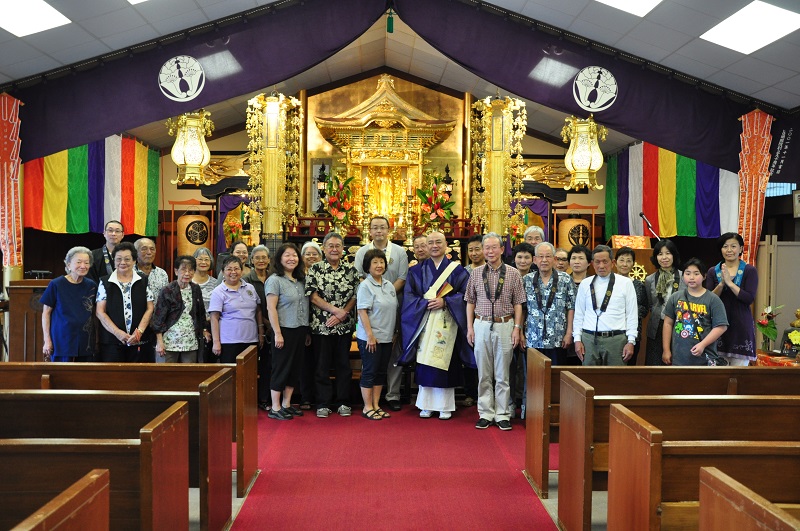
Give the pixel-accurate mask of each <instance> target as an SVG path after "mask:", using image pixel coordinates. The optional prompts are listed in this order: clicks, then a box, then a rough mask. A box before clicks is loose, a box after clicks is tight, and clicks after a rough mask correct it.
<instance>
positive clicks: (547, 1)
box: [526, 0, 590, 17]
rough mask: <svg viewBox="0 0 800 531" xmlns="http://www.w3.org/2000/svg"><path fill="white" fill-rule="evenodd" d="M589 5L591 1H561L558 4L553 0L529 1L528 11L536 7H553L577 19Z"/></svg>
mask: <svg viewBox="0 0 800 531" xmlns="http://www.w3.org/2000/svg"><path fill="white" fill-rule="evenodd" d="M589 3H590V2H589V0H559V1H558V2H552V1H551V0H528V3H527V5H526V9H530V8H531V7H536V6H542V7H552V8H553V9H555V10H558V11H561V12H562V13H566V14H567V15H571V16H573V17H577V16H578V15H579V14H580V13H581V11H583V10H584V9H586V6H587V5H589Z"/></svg>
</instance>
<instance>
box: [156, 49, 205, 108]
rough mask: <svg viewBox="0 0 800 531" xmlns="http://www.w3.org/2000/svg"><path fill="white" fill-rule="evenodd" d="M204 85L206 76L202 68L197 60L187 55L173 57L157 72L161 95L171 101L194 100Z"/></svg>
mask: <svg viewBox="0 0 800 531" xmlns="http://www.w3.org/2000/svg"><path fill="white" fill-rule="evenodd" d="M205 84H206V74H205V72H203V67H202V66H201V65H200V63H199V62H198V61H197V59H195V58H194V57H190V56H188V55H179V56H177V57H173V58H172V59H170V60H169V61H167V62H166V63H164V66H162V67H161V70H159V72H158V86H159V87H160V88H161V93H162V94H163V95H164V96H166V97H167V98H169V99H171V100H172V101H191V100H193V99H195V98H196V97H197V96H198V95H199V94H200V92H202V90H203V87H204V86H205Z"/></svg>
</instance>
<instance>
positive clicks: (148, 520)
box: [0, 391, 189, 531]
mask: <svg viewBox="0 0 800 531" xmlns="http://www.w3.org/2000/svg"><path fill="white" fill-rule="evenodd" d="M29 392H33V393H43V392H46V391H23V393H29ZM26 402H27V401H26V400H15V401H8V402H5V403H3V404H2V406H0V411H6V410H7V409H11V408H12V406H13V407H14V408H18V409H17V411H18V414H17V419H16V420H17V421H18V422H17V423H14V422H9V418H8V417H11V416H12V415H9V414H4V415H3V416H4V417H5V418H4V419H3V422H2V423H0V429H2V432H3V433H2V434H0V470H2V473H0V489H1V490H0V528H3V529H8V528H10V527H11V526H13V525H15V524H17V523H19V522H20V521H21V520H22V519H24V518H25V517H26V516H28V515H30V514H31V513H33V512H34V511H35V510H36V509H37V508H38V507H41V506H42V505H43V504H44V503H46V502H47V501H48V500H49V499H51V498H52V497H53V496H55V495H57V494H58V493H59V492H60V491H62V490H63V489H65V488H66V487H68V486H69V485H70V484H72V483H74V482H75V481H76V480H77V479H79V478H80V477H81V475H82V474H83V473H84V472H85V471H86V470H91V469H94V468H104V469H108V470H109V474H110V493H109V504H110V512H109V514H110V526H111V528H112V529H147V530H150V529H153V530H157V529H170V530H175V531H178V530H186V529H188V527H189V500H188V489H189V475H188V466H189V463H188V433H189V407H188V405H187V404H186V402H175V403H171V405H169V406H168V407H166V408H163V409H160V406H161V405H162V404H158V406H157V407H142V409H144V410H146V411H145V412H144V413H141V414H140V413H139V412H138V411H137V412H134V411H132V410H133V408H134V407H136V406H143V404H133V407H129V409H130V410H131V411H130V412H129V415H127V416H126V415H119V416H118V418H113V417H106V416H105V415H104V414H103V404H102V402H98V403H97V404H96V412H97V413H96V414H95V415H94V417H91V416H89V417H87V416H86V415H85V414H83V412H81V413H76V414H69V412H68V411H64V410H63V409H67V408H63V409H62V410H60V411H58V416H57V417H56V416H54V415H44V411H43V408H44V407H53V408H54V409H58V407H57V404H56V401H52V400H51V401H41V400H38V401H37V400H34V401H32V403H33V404H34V406H33V407H29V406H26V405H25V403H26ZM156 410H158V411H160V413H156V414H154V415H150V414H151V413H152V412H153V411H156ZM39 414H42V415H41V416H39ZM92 418H94V419H95V421H92V420H91V419H92ZM144 418H149V419H150V420H148V421H146V422H141V421H142V419H144ZM46 420H51V421H52V423H47V422H46ZM106 421H107V422H106ZM37 425H38V429H37ZM69 425H72V426H73V427H72V428H71V429H62V428H64V427H67V426H69ZM137 426H138V427H137ZM83 432H86V433H83ZM76 433H77V434H78V436H77V437H75V435H76Z"/></svg>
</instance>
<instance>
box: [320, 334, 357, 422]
mask: <svg viewBox="0 0 800 531" xmlns="http://www.w3.org/2000/svg"><path fill="white" fill-rule="evenodd" d="M351 337H352V336H351V335H350V334H346V335H336V334H332V335H328V336H323V335H314V339H313V343H314V356H315V358H316V359H315V361H316V363H315V366H316V371H315V373H314V380H315V382H316V386H315V387H316V391H317V408H321V407H329V406H330V405H331V402H332V400H333V386H332V385H331V379H330V370H331V363H333V364H334V366H335V372H336V404H337V405H348V404H349V402H350V380H351V379H352V378H353V369H352V368H350V345H351V344H352V339H351Z"/></svg>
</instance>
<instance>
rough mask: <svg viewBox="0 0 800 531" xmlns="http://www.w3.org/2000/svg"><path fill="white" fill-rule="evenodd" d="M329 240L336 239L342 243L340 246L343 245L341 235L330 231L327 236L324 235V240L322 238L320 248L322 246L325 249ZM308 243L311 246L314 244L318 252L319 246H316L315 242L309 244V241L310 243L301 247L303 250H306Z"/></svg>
mask: <svg viewBox="0 0 800 531" xmlns="http://www.w3.org/2000/svg"><path fill="white" fill-rule="evenodd" d="M331 238H337V239H338V240H339V241H341V242H342V244H344V238H342V235H341V234H339V233H338V232H336V231H331V232H329V233H328V234H326V235H325V237H324V238H322V246H323V247H325V244H326V243H328V240H330V239H331ZM310 243H311V244H314V245H316V246H317V250H318V251H319V245H317V243H316V242H311V241H310V242H306V243H305V244H304V245H303V249H305V248H306V245H308V244H310ZM300 254H303V253H300ZM320 254H322V252H321V251H320Z"/></svg>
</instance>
